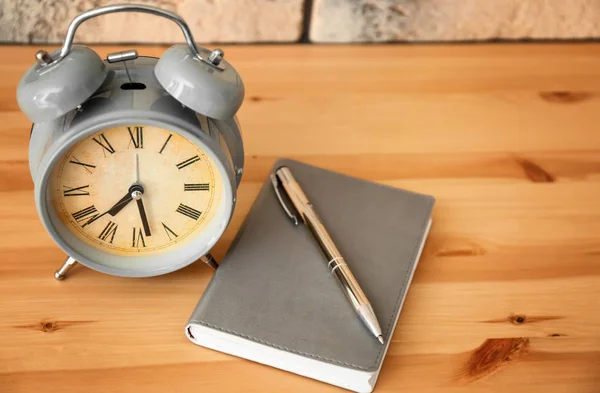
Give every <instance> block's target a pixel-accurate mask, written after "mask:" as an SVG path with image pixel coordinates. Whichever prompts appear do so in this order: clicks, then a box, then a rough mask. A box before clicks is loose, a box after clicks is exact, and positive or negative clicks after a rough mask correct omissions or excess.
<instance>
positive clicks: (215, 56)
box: [208, 48, 225, 65]
mask: <svg viewBox="0 0 600 393" xmlns="http://www.w3.org/2000/svg"><path fill="white" fill-rule="evenodd" d="M223 56H225V52H223V50H222V49H220V48H216V49H214V50H213V51H212V52H210V55H209V56H208V61H210V62H211V64H214V65H219V63H221V60H223Z"/></svg>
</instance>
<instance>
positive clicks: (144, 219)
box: [136, 198, 152, 236]
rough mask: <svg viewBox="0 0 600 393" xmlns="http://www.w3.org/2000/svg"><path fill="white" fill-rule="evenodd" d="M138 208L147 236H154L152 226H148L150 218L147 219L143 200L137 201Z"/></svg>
mask: <svg viewBox="0 0 600 393" xmlns="http://www.w3.org/2000/svg"><path fill="white" fill-rule="evenodd" d="M136 202H137V207H138V210H139V211H140V218H141V219H142V224H143V225H144V232H145V233H146V236H152V234H151V233H150V225H149V224H148V217H146V209H144V202H142V198H140V199H137V200H136Z"/></svg>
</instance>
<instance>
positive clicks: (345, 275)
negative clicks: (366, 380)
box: [271, 166, 384, 344]
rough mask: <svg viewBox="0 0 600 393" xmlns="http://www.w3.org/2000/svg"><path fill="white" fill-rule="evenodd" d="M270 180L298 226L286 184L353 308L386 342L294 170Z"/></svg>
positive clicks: (281, 171) (281, 170) (283, 171)
mask: <svg viewBox="0 0 600 393" xmlns="http://www.w3.org/2000/svg"><path fill="white" fill-rule="evenodd" d="M271 181H272V183H273V187H274V188H275V193H276V195H277V198H278V199H279V202H280V203H281V206H282V207H283V209H284V210H285V212H286V213H287V215H288V216H289V217H290V218H291V219H292V222H293V223H294V224H295V225H298V224H299V223H300V221H299V220H298V217H297V216H296V215H295V214H293V213H292V209H290V208H289V207H288V206H287V205H286V203H285V202H284V200H283V197H282V196H281V194H280V192H279V184H281V185H282V186H283V189H284V190H285V194H286V195H287V197H288V199H289V200H290V201H291V202H292V205H293V206H294V208H295V210H296V211H297V212H298V215H299V216H300V219H301V220H302V222H304V224H306V225H307V226H308V228H310V231H311V232H312V234H313V236H314V238H315V240H316V241H317V243H318V244H319V246H320V247H321V250H323V253H324V254H325V257H326V258H327V261H328V263H327V267H328V268H329V269H330V270H331V273H332V274H333V275H334V276H335V277H336V278H337V280H338V281H339V282H340V284H341V285H342V288H343V289H344V294H345V295H346V297H347V298H348V300H349V301H350V303H352V306H353V307H354V310H356V313H357V314H358V315H359V316H360V318H361V319H362V321H363V322H364V323H365V325H366V326H367V328H369V330H370V331H371V333H373V335H374V336H375V337H377V339H378V340H379V342H381V343H382V344H383V343H384V341H383V335H382V333H381V327H380V326H379V322H378V321H377V317H376V316H375V312H374V311H373V307H371V303H370V302H369V299H367V296H366V295H365V293H364V292H363V290H362V289H361V288H360V285H358V282H357V281H356V278H354V275H353V274H352V272H351V271H350V268H349V267H348V265H347V264H346V261H344V257H343V256H342V254H341V253H340V251H339V250H338V249H337V247H336V246H335V244H334V243H333V240H331V236H329V233H327V230H326V229H325V226H324V225H323V223H322V222H321V219H320V218H319V216H318V215H317V212H316V211H315V209H314V208H313V206H312V205H311V203H310V202H309V201H308V198H306V195H304V192H303V191H302V188H300V185H299V184H298V182H296V179H295V178H294V176H293V175H292V172H291V171H290V170H289V168H287V167H285V166H283V167H281V168H279V169H277V170H276V171H275V173H272V174H271Z"/></svg>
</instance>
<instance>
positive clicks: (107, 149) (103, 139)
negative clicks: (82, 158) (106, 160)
mask: <svg viewBox="0 0 600 393" xmlns="http://www.w3.org/2000/svg"><path fill="white" fill-rule="evenodd" d="M100 139H101V140H98V139H96V137H93V138H92V140H93V141H94V142H96V143H97V144H99V145H100V146H102V153H103V154H104V157H106V152H109V153H110V154H113V153H114V152H115V149H113V147H112V145H111V144H110V142H109V141H108V139H106V137H105V136H104V133H102V134H100Z"/></svg>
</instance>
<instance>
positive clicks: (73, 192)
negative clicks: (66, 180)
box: [63, 184, 90, 197]
mask: <svg viewBox="0 0 600 393" xmlns="http://www.w3.org/2000/svg"><path fill="white" fill-rule="evenodd" d="M63 187H64V188H66V190H64V191H63V195H64V196H66V197H68V196H87V195H90V190H89V188H90V185H89V184H87V185H85V186H81V187H75V188H70V187H68V186H63Z"/></svg>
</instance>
